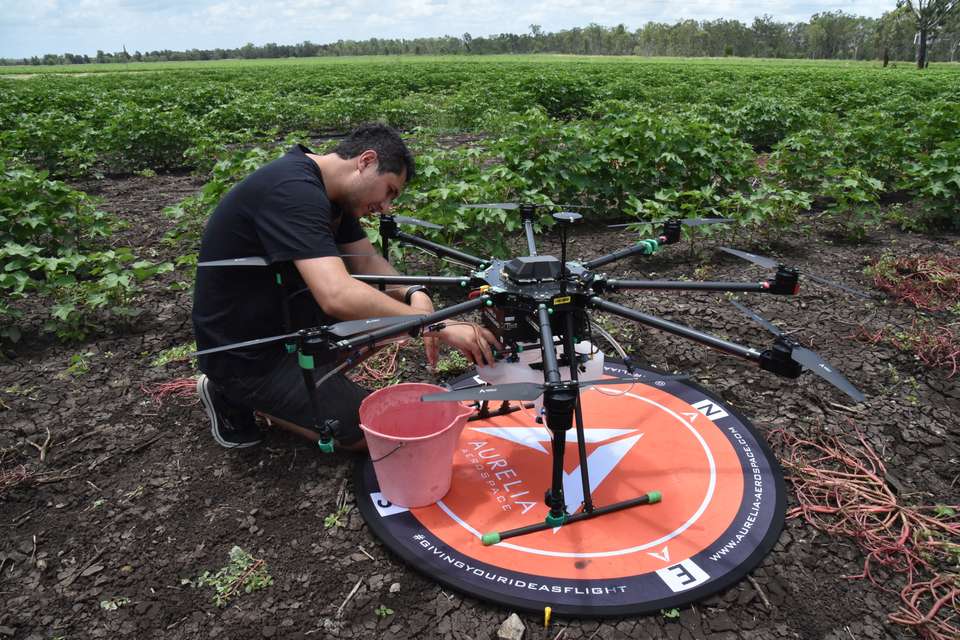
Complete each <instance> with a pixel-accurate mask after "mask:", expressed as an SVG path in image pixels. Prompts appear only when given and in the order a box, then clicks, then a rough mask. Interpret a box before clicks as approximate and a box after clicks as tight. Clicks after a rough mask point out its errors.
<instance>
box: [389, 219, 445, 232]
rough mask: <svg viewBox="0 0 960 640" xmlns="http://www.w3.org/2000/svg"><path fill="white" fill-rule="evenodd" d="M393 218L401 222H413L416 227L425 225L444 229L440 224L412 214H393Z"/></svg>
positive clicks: (424, 226) (430, 227)
mask: <svg viewBox="0 0 960 640" xmlns="http://www.w3.org/2000/svg"><path fill="white" fill-rule="evenodd" d="M393 219H394V221H396V222H398V223H400V224H411V225H413V226H415V227H423V228H425V229H443V226H441V225H439V224H436V223H433V222H427V221H426V220H421V219H419V218H413V217H410V216H393Z"/></svg>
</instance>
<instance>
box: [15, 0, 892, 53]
mask: <svg viewBox="0 0 960 640" xmlns="http://www.w3.org/2000/svg"><path fill="white" fill-rule="evenodd" d="M895 6H896V2H895V0H889V1H888V0H880V1H879V2H878V1H876V0H874V1H869V0H832V1H831V0H803V1H801V0H796V1H794V0H772V1H771V0H755V1H752V2H751V1H747V0H688V1H687V2H670V1H669V0H639V1H637V0H633V1H632V0H536V1H533V0H276V1H269V0H260V1H257V0H0V57H2V58H24V57H30V56H33V55H43V54H44V53H65V52H69V53H77V54H84V53H85V54H88V55H94V54H95V53H96V51H97V49H102V50H104V51H108V52H113V51H120V50H121V48H123V47H124V46H125V47H126V48H127V51H129V52H130V53H133V52H134V51H153V50H159V49H172V50H185V49H215V48H218V47H222V48H236V47H241V46H243V45H244V44H246V43H247V42H252V43H253V44H255V45H262V44H266V43H268V42H275V43H277V44H295V43H297V42H303V41H304V40H310V41H311V42H314V43H318V44H323V43H327V42H335V41H337V40H341V39H342V40H366V39H368V38H374V37H375V38H417V37H428V36H442V35H452V36H461V35H463V34H464V33H470V34H471V35H472V36H473V37H475V38H476V37H478V36H487V35H493V34H497V33H526V32H528V31H529V26H530V25H531V24H539V25H540V26H541V27H542V28H543V30H544V31H559V30H561V29H570V28H573V27H584V26H586V25H588V24H590V23H591V22H596V23H598V24H601V25H605V26H614V25H617V24H619V23H623V24H625V25H626V26H627V27H628V28H629V29H636V28H638V27H640V26H642V25H643V24H644V23H646V22H648V21H651V20H653V21H658V22H668V23H673V22H676V21H678V20H684V19H695V20H713V19H716V18H731V19H738V20H741V21H742V22H745V23H747V24H749V23H750V22H752V21H753V18H754V17H755V16H760V15H763V14H769V15H771V16H773V17H774V19H776V20H778V21H782V22H797V21H801V20H802V21H805V20H808V19H809V18H810V16H811V15H813V14H814V13H818V12H823V11H844V12H846V13H852V14H855V15H862V16H871V17H878V16H880V15H881V14H882V13H883V12H884V11H888V10H890V9H893V8H894V7H895Z"/></svg>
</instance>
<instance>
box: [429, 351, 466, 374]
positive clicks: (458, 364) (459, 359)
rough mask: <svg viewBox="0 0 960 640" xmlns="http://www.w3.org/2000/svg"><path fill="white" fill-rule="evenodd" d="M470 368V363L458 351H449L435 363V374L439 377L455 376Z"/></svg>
mask: <svg viewBox="0 0 960 640" xmlns="http://www.w3.org/2000/svg"><path fill="white" fill-rule="evenodd" d="M469 368H470V362H469V361H468V360H467V359H466V358H465V357H464V355H463V354H462V353H460V352H459V351H451V352H450V353H448V354H447V355H445V356H443V357H442V358H440V359H439V360H438V361H437V366H436V372H437V375H441V376H455V375H459V374H461V373H463V372H465V371H466V370H467V369H469Z"/></svg>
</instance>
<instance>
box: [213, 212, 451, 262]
mask: <svg viewBox="0 0 960 640" xmlns="http://www.w3.org/2000/svg"><path fill="white" fill-rule="evenodd" d="M428 224H430V223H428ZM438 228H442V227H438ZM375 255H379V254H377V253H341V254H338V257H340V258H363V257H365V256H375ZM270 264H271V262H270V261H269V260H268V259H266V258H264V257H261V256H250V257H247V258H227V259H226V260H208V261H207V262H198V263H197V266H198V267H268V266H270Z"/></svg>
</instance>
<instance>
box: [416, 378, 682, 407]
mask: <svg viewBox="0 0 960 640" xmlns="http://www.w3.org/2000/svg"><path fill="white" fill-rule="evenodd" d="M685 379H686V376H651V375H647V374H640V373H638V374H636V375H635V376H633V377H630V378H606V379H600V380H584V381H581V382H578V383H577V385H576V386H577V387H579V388H581V389H585V388H587V387H593V386H599V385H608V384H636V383H638V382H646V381H648V380H685ZM568 382H569V381H568ZM547 387H548V385H546V384H537V383H536V382H510V383H507V384H499V385H496V386H488V385H478V386H474V387H465V388H463V389H456V390H454V391H445V392H442V393H430V394H427V395H425V396H422V397H421V398H420V400H422V401H423V402H459V401H463V400H518V401H530V400H536V399H537V398H539V397H540V396H542V395H543V392H544V391H545V390H546V389H547Z"/></svg>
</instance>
